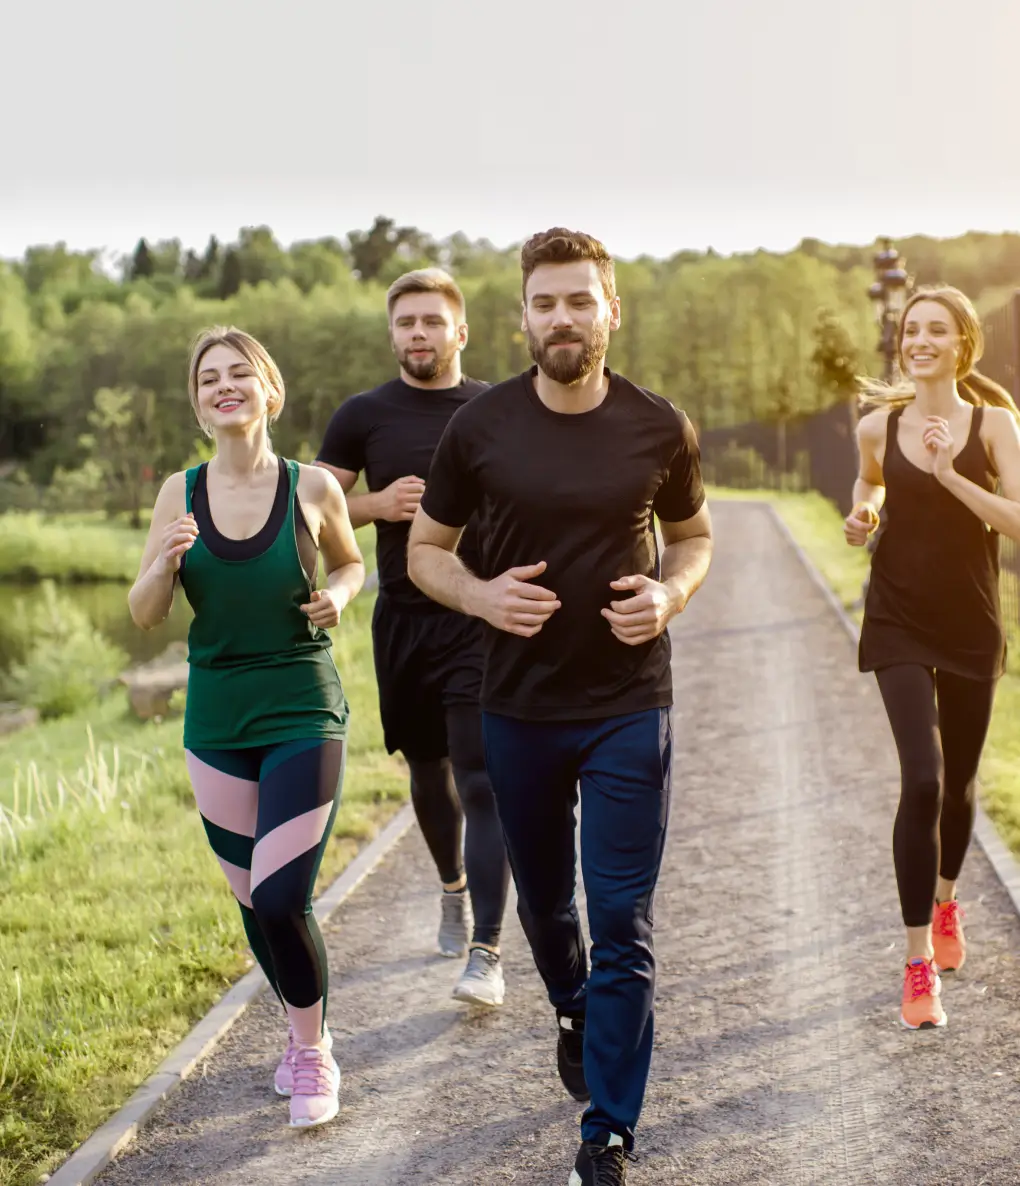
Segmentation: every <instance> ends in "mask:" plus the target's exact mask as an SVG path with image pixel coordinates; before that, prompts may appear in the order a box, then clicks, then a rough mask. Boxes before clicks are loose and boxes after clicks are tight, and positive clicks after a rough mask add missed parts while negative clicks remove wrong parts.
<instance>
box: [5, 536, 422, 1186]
mask: <svg viewBox="0 0 1020 1186" xmlns="http://www.w3.org/2000/svg"><path fill="white" fill-rule="evenodd" d="M359 534H361V535H365V534H369V533H364V532H363V533H359ZM361 542H362V543H363V545H364V547H365V550H366V552H367V559H368V560H369V567H371V566H372V546H371V539H370V538H369V539H364V538H363V539H362V541H361ZM373 602H374V598H373V597H372V596H365V595H363V596H362V597H359V598H358V599H357V600H356V601H355V602H354V604H353V605H352V606H351V607H350V608H349V609H348V610H347V611H346V613H345V615H344V618H343V621H342V622H341V625H340V627H339V628H338V629H337V630H336V631H335V632H334V646H335V652H334V653H335V655H336V660H337V666H338V668H339V669H340V672H341V676H342V678H343V682H344V688H345V691H346V693H347V697H348V699H349V701H350V703H351V707H352V724H351V735H350V750H349V761H348V764H347V773H346V778H345V783H344V790H343V799H342V806H341V809H340V811H339V812H338V814H337V820H336V825H335V827H334V832H333V837H332V839H331V842H330V845H329V847H328V849H327V853H326V857H325V859H324V860H323V864H322V869H321V871H320V875H319V883H318V890H319V891H320V892H321V890H322V889H323V888H324V886H325V885H326V884H328V882H329V881H331V880H332V879H333V878H334V877H335V876H336V874H337V873H338V872H339V871H340V870H341V869H342V868H343V867H344V866H345V865H346V864H347V863H348V861H349V860H350V858H351V857H352V856H353V855H354V853H355V852H356V851H357V849H358V847H359V844H360V842H362V841H364V840H366V839H368V838H370V837H371V836H373V835H374V834H375V833H376V832H377V831H378V829H379V828H380V827H381V826H382V824H383V823H384V822H385V821H386V820H387V819H388V818H389V817H390V816H391V815H392V814H393V812H394V811H395V810H396V809H397V807H398V806H399V804H400V803H401V802H403V801H404V800H405V799H406V795H407V775H406V769H405V768H404V766H403V763H402V762H401V761H400V760H399V759H397V758H395V757H390V756H388V755H387V754H386V753H385V751H384V749H383V745H382V727H381V724H380V722H379V716H378V706H377V700H376V686H375V677H374V672H373V665H372V644H371V635H370V631H369V621H370V618H371V613H372V605H373ZM89 726H90V727H91V729H92V732H93V736H94V738H95V744H96V747H97V749H98V750H99V751H100V752H102V753H104V755H105V757H106V758H107V763H108V765H109V764H110V760H111V757H112V749H113V747H114V746H116V747H117V748H118V750H119V752H120V757H121V769H122V779H123V778H124V774H123V772H127V774H128V775H130V774H131V772H132V771H134V772H135V785H134V786H133V787H132V786H130V785H128V784H129V783H130V781H131V780H130V778H128V779H126V780H124V781H122V784H121V787H120V788H118V794H117V795H116V796H114V797H113V798H112V799H111V800H110V802H109V805H108V806H107V808H106V810H105V811H103V810H100V809H99V807H98V806H97V805H95V804H91V805H86V806H85V807H82V808H72V809H71V810H67V811H64V812H52V813H50V814H48V815H47V816H46V818H44V819H42V820H41V821H40V822H39V823H38V825H37V826H35V827H32V828H30V829H28V830H27V831H23V832H21V833H20V835H19V847H18V851H17V854H16V856H15V858H14V859H12V858H11V856H10V853H9V852H8V854H7V858H6V860H5V861H4V862H3V863H0V1186H28V1183H31V1182H35V1181H37V1180H38V1177H39V1174H40V1173H41V1172H43V1171H48V1170H52V1169H53V1167H54V1166H55V1165H57V1164H58V1163H59V1162H60V1161H61V1160H62V1159H63V1158H64V1157H65V1156H66V1155H67V1153H68V1152H70V1151H71V1150H72V1149H73V1148H74V1147H75V1146H76V1145H78V1144H79V1143H81V1141H83V1140H84V1139H85V1138H86V1137H87V1136H88V1135H89V1134H90V1133H91V1132H93V1131H94V1130H95V1129H96V1128H97V1127H98V1126H99V1125H100V1124H102V1123H103V1121H104V1120H105V1119H106V1118H107V1117H108V1116H109V1115H110V1114H111V1113H112V1112H113V1111H114V1110H115V1109H116V1108H117V1107H118V1106H119V1105H120V1104H122V1103H123V1102H124V1100H125V1099H126V1098H127V1097H128V1096H129V1095H130V1094H131V1092H132V1091H133V1090H134V1088H135V1087H136V1086H137V1085H138V1084H139V1082H141V1081H142V1080H143V1079H144V1078H145V1077H146V1076H147V1075H148V1074H149V1073H151V1071H152V1070H153V1069H154V1067H155V1066H157V1065H158V1063H159V1062H160V1061H161V1060H162V1058H163V1057H165V1055H166V1054H167V1052H168V1051H169V1050H170V1049H171V1048H172V1047H173V1046H174V1045H175V1044H176V1043H177V1042H178V1041H179V1040H180V1039H181V1038H182V1037H183V1036H184V1034H185V1033H186V1032H187V1031H188V1030H189V1029H190V1028H191V1026H192V1025H193V1024H194V1023H195V1022H196V1021H197V1020H198V1019H199V1018H200V1017H201V1016H202V1015H203V1014H204V1013H205V1012H206V1011H207V1010H208V1008H209V1006H210V1005H211V1004H212V1003H213V1002H214V1001H215V1000H216V999H217V998H219V997H220V996H221V995H222V994H223V992H224V991H225V990H226V989H227V987H229V985H230V984H231V983H233V982H234V981H235V980H236V979H237V978H238V976H240V975H241V974H242V973H243V972H244V971H245V970H246V968H247V967H249V966H250V958H249V957H248V954H247V948H246V945H245V939H244V935H243V932H242V930H241V925H240V919H239V916H238V912H237V908H236V906H235V904H234V901H233V898H232V896H231V895H230V893H229V891H228V889H227V886H226V882H225V880H224V878H223V875H222V873H221V872H220V870H219V867H218V865H217V863H216V860H215V858H214V857H213V855H212V853H211V852H210V850H209V847H208V845H207V843H206V840H205V836H204V833H203V831H202V827H201V823H200V820H199V817H198V813H197V812H196V810H195V807H194V801H193V797H192V792H191V788H190V785H189V783H188V779H187V774H186V771H185V766H184V760H183V753H182V749H181V720H180V718H179V717H176V718H170V719H168V720H165V721H163V722H161V723H159V724H156V723H153V722H140V721H137V720H135V719H134V718H133V717H131V716H130V715H129V713H128V709H127V702H126V696H125V694H124V692H123V691H122V690H118V691H117V692H115V693H113V694H112V695H110V696H109V697H108V698H107V699H105V700H104V701H102V702H101V703H100V704H99V705H98V706H97V708H96V709H95V710H94V711H92V712H90V713H88V714H78V715H77V716H74V717H68V718H65V719H63V720H59V721H54V722H51V723H47V724H45V725H42V726H39V727H37V728H35V729H32V730H28V731H26V732H24V733H21V734H14V735H12V736H11V737H9V738H3V739H0V802H6V803H8V805H9V804H10V801H11V796H12V792H11V781H12V777H13V773H14V770H15V768H16V767H17V766H19V765H20V766H21V767H22V769H24V768H25V766H26V764H27V763H28V762H29V761H35V763H36V765H37V767H38V768H39V770H40V771H41V773H42V774H43V775H44V776H45V777H46V778H47V779H48V780H49V785H50V786H51V788H52V787H53V785H54V782H55V778H56V776H57V774H58V773H59V772H61V771H62V772H64V773H65V774H71V773H73V771H74V770H76V769H78V768H80V767H81V766H82V765H83V763H84V759H85V757H86V754H87V751H88V737H87V727H89Z"/></svg>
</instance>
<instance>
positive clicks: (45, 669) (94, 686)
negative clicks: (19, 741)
mask: <svg viewBox="0 0 1020 1186" xmlns="http://www.w3.org/2000/svg"><path fill="white" fill-rule="evenodd" d="M5 633H6V634H7V642H8V645H9V646H10V649H11V651H12V652H13V656H14V661H13V662H12V663H11V664H10V667H9V669H8V672H7V674H6V676H5V677H4V679H3V685H2V686H3V693H4V695H5V696H9V697H10V698H11V699H13V700H16V701H18V702H19V703H20V704H24V705H27V706H30V707H32V708H37V709H38V710H39V714H40V716H42V717H59V716H63V715H64V714H65V713H69V712H74V711H76V710H77V709H79V708H84V707H85V706H86V705H87V704H90V703H91V702H92V701H93V700H94V699H95V698H96V695H97V694H98V693H99V691H100V690H101V688H102V686H103V685H104V684H106V683H108V682H109V681H110V680H112V679H114V678H115V677H116V676H117V675H118V674H119V673H120V672H121V671H123V669H124V668H125V667H126V666H127V662H128V656H127V654H126V653H125V652H124V651H122V650H121V649H120V647H118V646H115V645H114V644H113V643H111V642H110V641H109V640H108V639H106V638H104V637H103V635H102V634H100V633H99V631H98V630H96V628H95V627H94V626H93V625H92V622H91V621H90V620H89V616H88V614H87V613H86V612H85V611H84V610H83V609H81V608H80V607H79V606H78V605H76V604H75V602H74V601H73V599H72V598H70V597H66V596H63V595H61V594H58V593H57V590H56V586H55V585H54V584H53V583H52V581H44V582H43V583H42V584H41V585H40V586H39V594H38V596H37V597H33V598H32V599H31V600H29V599H27V598H18V600H17V602H16V609H15V611H14V614H13V615H12V618H11V622H10V623H9V629H8V631H6V632H5Z"/></svg>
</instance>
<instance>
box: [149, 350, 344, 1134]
mask: <svg viewBox="0 0 1020 1186" xmlns="http://www.w3.org/2000/svg"><path fill="white" fill-rule="evenodd" d="M188 388H189V393H190V396H191V403H192V407H193V408H194V411H195V414H196V416H197V417H198V421H199V424H200V425H201V427H202V428H203V430H204V431H205V432H206V433H207V434H208V435H210V436H211V437H212V438H213V440H214V441H215V443H216V454H215V456H214V457H213V459H212V460H211V461H210V462H209V463H208V464H207V465H201V466H196V467H195V468H194V469H190V470H188V471H186V472H181V473H176V474H173V475H172V476H171V477H169V478H168V479H167V481H166V482H165V483H164V485H163V488H162V489H161V490H160V492H159V496H158V498H157V499H156V505H155V508H154V509H153V513H152V524H151V527H150V529H149V537H148V540H147V542H146V546H145V552H144V554H143V556H142V562H141V567H140V569H139V573H138V579H137V580H136V581H135V584H134V586H133V587H132V589H131V593H130V595H129V604H130V607H131V616H132V618H133V619H134V621H135V623H136V624H137V625H138V626H140V627H141V628H142V629H143V630H149V629H151V628H152V627H153V626H156V625H157V624H158V623H160V622H162V621H163V620H164V619H165V618H166V616H167V615H168V614H169V612H170V608H171V606H172V604H173V598H174V593H175V591H176V589H177V587H178V585H179V586H180V587H181V588H182V589H183V591H184V594H185V596H186V597H187V599H188V601H189V603H190V604H191V607H192V609H193V610H194V613H195V617H194V621H193V622H192V625H191V630H190V633H189V636H188V660H189V664H190V674H189V679H188V695H187V704H186V707H185V716H184V748H185V756H186V760H187V765H188V773H189V775H190V776H191V781H192V785H193V786H194V790H195V798H196V802H197V804H198V808H199V811H200V812H201V815H202V821H203V823H204V825H205V829H206V834H207V836H208V838H209V841H210V844H211V846H212V849H213V851H214V853H215V854H216V856H217V858H218V860H219V862H220V864H221V866H222V867H223V870H224V872H225V874H226V876H227V880H228V882H229V883H230V888H231V890H232V891H233V893H234V896H235V897H236V898H237V901H238V904H239V906H240V909H241V917H242V920H243V923H244V928H245V931H246V933H247V936H248V940H249V943H250V944H251V948H252V951H253V952H254V953H255V956H256V958H257V959H258V961H259V964H260V965H261V967H262V970H263V971H264V972H265V974H266V978H267V979H268V981H269V983H270V984H271V985H272V987H273V990H274V991H275V993H276V995H277V997H278V998H279V1000H280V1003H281V1005H282V1007H283V1010H284V1012H285V1014H286V1017H287V1020H288V1022H289V1036H288V1040H287V1043H286V1049H285V1051H284V1054H283V1057H282V1059H281V1061H280V1063H279V1065H278V1067H277V1068H276V1073H275V1076H274V1087H275V1089H276V1091H277V1092H278V1093H279V1094H280V1095H285V1096H289V1097H290V1123H291V1126H292V1127H296V1128H310V1127H314V1126H316V1125H319V1124H323V1123H325V1122H326V1121H328V1120H331V1119H332V1118H333V1117H334V1116H335V1115H336V1114H337V1111H338V1107H339V1105H338V1093H339V1088H340V1070H339V1068H338V1067H337V1064H336V1062H335V1061H334V1059H333V1056H332V1039H331V1037H330V1035H329V1031H328V1030H327V1028H326V1001H327V987H328V986H327V977H328V969H327V962H326V955H325V951H324V949H323V945H322V938H321V935H320V934H319V930H318V927H317V926H316V923H315V919H314V916H313V915H312V911H311V899H312V891H313V888H314V885H315V878H316V874H317V872H318V868H319V863H320V861H321V859H322V853H323V850H324V849H325V846H326V843H327V841H328V839H329V835H330V832H331V830H332V826H333V820H334V817H335V815H336V810H337V807H338V805H339V801H340V788H341V785H342V782H343V770H344V761H345V757H346V748H347V743H346V738H347V719H348V709H347V701H346V699H345V697H344V693H343V688H342V686H341V683H340V676H339V674H338V672H337V670H336V667H335V665H334V663H333V659H332V656H331V651H330V647H331V644H330V638H329V635H328V634H327V630H329V629H330V628H331V627H333V626H336V625H337V623H338V622H339V620H340V615H341V613H342V612H343V610H344V607H345V606H346V605H347V604H348V603H349V602H350V600H351V599H352V598H353V597H354V596H355V595H356V594H357V592H358V590H359V589H360V588H361V585H362V582H363V581H364V578H365V566H364V563H363V561H362V557H361V553H360V551H359V550H358V545H357V542H356V540H355V538H354V531H353V528H352V527H351V522H350V518H349V516H348V513H347V503H346V500H345V498H344V494H343V491H342V490H341V489H340V485H339V483H338V482H337V481H336V479H335V478H334V477H333V476H332V474H330V473H328V472H327V471H326V470H323V469H321V468H319V467H313V466H306V465H298V464H297V462H294V461H286V460H284V459H283V458H278V457H277V456H276V455H275V454H274V453H273V451H272V447H271V445H270V441H269V425H270V424H271V423H272V422H273V421H275V420H276V418H277V417H278V416H279V415H280V412H281V411H282V409H283V405H284V399H285V389H284V383H283V379H282V377H281V375H280V371H279V369H278V368H277V366H276V364H275V363H274V362H273V360H272V358H271V357H270V355H269V354H268V352H267V351H266V350H265V348H264V347H263V346H261V345H260V344H259V342H257V341H256V340H255V339H254V338H252V337H251V336H250V335H249V334H246V333H244V332H242V331H241V330H237V329H232V328H230V329H227V328H215V329H212V330H210V331H208V332H206V333H204V334H202V335H201V336H200V338H199V339H198V341H197V343H196V345H195V347H194V350H193V351H192V356H191V365H190V368H189V376H188ZM320 556H321V558H322V562H323V568H324V570H325V574H326V580H325V585H324V587H323V588H322V589H316V578H317V575H318V562H319V557H320Z"/></svg>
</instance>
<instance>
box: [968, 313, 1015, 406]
mask: <svg viewBox="0 0 1020 1186" xmlns="http://www.w3.org/2000/svg"><path fill="white" fill-rule="evenodd" d="M981 320H982V324H983V326H984V331H985V352H984V356H983V357H982V359H981V361H980V362H979V363H978V367H979V369H980V370H981V371H983V372H984V374H986V375H987V376H988V378H989V379H994V380H995V381H996V383H1001V384H1002V386H1003V387H1005V388H1006V390H1007V391H1008V392H1009V393H1010V395H1012V397H1013V398H1014V399H1015V400H1016V401H1017V402H1018V403H1020V289H1018V290H1017V291H1016V292H1015V293H1014V294H1013V296H1012V297H1011V299H1010V300H1008V301H1007V302H1006V303H1005V304H1004V305H1003V306H1002V307H1001V308H999V309H996V310H995V312H994V313H989V314H987V315H986V316H985V317H983V318H982V319H981Z"/></svg>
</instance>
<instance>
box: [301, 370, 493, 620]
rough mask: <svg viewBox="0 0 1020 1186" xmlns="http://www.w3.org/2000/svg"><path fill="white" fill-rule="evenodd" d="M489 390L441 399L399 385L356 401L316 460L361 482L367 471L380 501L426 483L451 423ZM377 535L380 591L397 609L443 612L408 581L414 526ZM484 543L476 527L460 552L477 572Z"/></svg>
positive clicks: (446, 393) (340, 415)
mask: <svg viewBox="0 0 1020 1186" xmlns="http://www.w3.org/2000/svg"><path fill="white" fill-rule="evenodd" d="M485 388H486V384H485V383H480V382H478V381H477V380H476V379H468V378H466V377H465V378H464V379H463V380H462V381H461V382H460V383H459V384H458V386H456V387H447V388H443V389H442V390H436V391H433V390H427V389H425V388H421V387H412V386H411V385H410V384H409V383H405V382H404V381H403V380H402V379H393V380H391V381H390V382H388V383H384V384H383V385H382V386H381V387H376V388H374V389H373V390H372V391H365V392H362V393H361V394H360V395H352V396H351V397H350V398H349V399H347V400H345V401H344V402H343V403H342V404H341V405H340V407H339V408H338V409H337V410H336V411H335V412H334V413H333V416H332V417H331V419H330V421H329V424H328V425H327V427H326V432H325V435H324V436H323V440H322V447H321V448H320V449H319V455H318V457H317V459H316V460H318V461H324V462H326V464H327V465H333V466H336V467H337V469H347V470H350V471H351V472H352V473H356V474H357V473H361V471H362V470H364V472H365V481H366V483H367V485H368V488H369V490H370V491H372V492H373V493H374V492H375V491H377V490H384V489H385V488H386V487H387V486H389V485H390V483H391V482H395V481H396V480H397V479H398V478H403V477H407V476H409V475H414V476H416V477H419V478H422V479H426V478H427V477H428V472H429V465H430V463H431V461H432V454H433V453H434V452H435V450H436V446H437V445H438V444H439V441H440V438H441V437H442V435H443V430H444V429H445V428H446V426H447V424H449V422H450V417H451V416H452V415H453V414H454V412H456V411H457V409H458V408H460V407H462V406H463V405H464V404H466V403H467V402H468V400H470V399H471V398H472V397H473V396H475V395H477V394H478V393H479V392H480V391H484V390H485ZM375 528H376V538H377V541H378V543H377V548H376V560H377V563H378V566H379V588H380V589H381V590H382V591H383V592H384V593H385V594H386V596H387V597H389V598H391V599H392V601H393V602H394V603H395V604H398V605H401V606H405V607H407V608H413V609H422V610H436V609H438V608H439V607H438V606H437V605H436V603H435V602H434V601H431V600H430V599H429V598H428V597H426V596H425V594H424V593H422V592H421V590H420V589H418V588H417V586H416V585H414V584H413V583H412V582H411V581H410V580H409V579H408V576H407V537H408V534H409V532H410V528H411V524H410V523H409V522H408V523H389V522H386V521H384V520H379V521H377V522H376V525H375ZM477 535H478V523H477V520H476V519H472V520H471V522H470V524H469V526H468V529H467V530H466V531H465V532H464V535H463V537H462V539H461V543H460V548H459V554H460V556H461V558H462V559H463V560H464V563H465V564H467V566H468V567H469V568H470V569H472V571H475V569H476V566H477V564H478V539H477Z"/></svg>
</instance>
